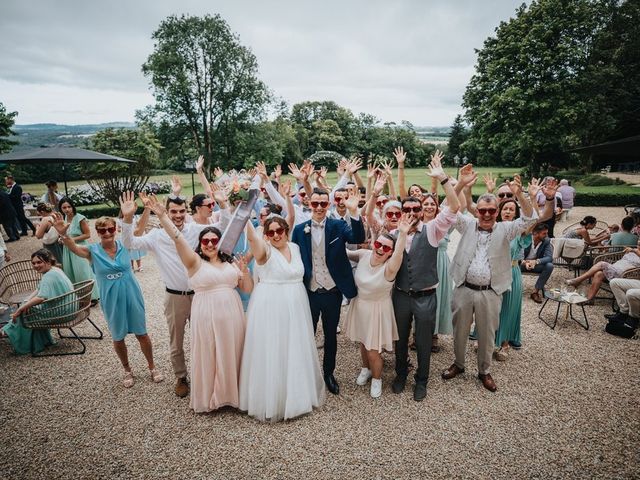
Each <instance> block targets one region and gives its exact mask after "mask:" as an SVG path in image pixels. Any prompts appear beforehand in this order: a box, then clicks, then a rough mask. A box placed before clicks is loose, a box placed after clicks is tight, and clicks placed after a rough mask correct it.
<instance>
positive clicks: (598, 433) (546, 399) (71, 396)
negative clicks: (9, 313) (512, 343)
mask: <svg viewBox="0 0 640 480" xmlns="http://www.w3.org/2000/svg"><path fill="white" fill-rule="evenodd" d="M586 214H592V215H595V216H596V217H597V218H598V219H604V220H607V221H609V222H616V223H619V221H620V219H621V216H622V209H621V208H588V209H587V208H575V209H574V210H573V211H572V213H571V223H572V222H574V221H577V220H580V219H581V218H582V216H583V215H586ZM9 245H10V246H9V249H10V252H11V254H12V255H13V257H14V259H16V260H17V259H24V258H28V255H29V254H30V253H31V252H32V251H34V250H35V249H36V248H38V247H39V242H38V241H37V240H35V239H32V238H31V237H29V238H28V239H23V240H21V241H20V242H18V243H17V244H16V243H12V244H9ZM144 268H145V269H144V271H143V272H141V273H139V274H137V275H138V278H139V280H140V283H141V285H142V288H143V290H144V294H145V300H146V304H147V325H148V328H149V332H150V334H151V335H152V338H153V342H154V348H155V356H156V359H157V364H158V366H159V368H161V369H162V371H163V372H164V373H165V374H166V375H167V376H168V377H171V376H172V375H171V366H170V362H169V352H168V333H167V328H166V326H165V322H164V318H163V315H162V297H163V287H162V284H161V280H160V278H159V275H158V270H157V268H156V264H155V261H154V260H153V257H152V256H147V257H145V259H144ZM563 275H566V273H565V272H562V271H556V272H554V275H553V277H552V280H551V282H552V284H553V283H555V284H556V285H558V284H559V283H560V280H561V279H562V277H563ZM533 283H534V278H533V277H525V293H524V300H523V304H524V305H523V308H524V311H523V319H522V333H523V343H524V347H523V349H522V350H520V351H516V352H513V351H512V353H510V355H509V358H508V361H507V362H505V363H498V362H494V366H493V372H492V373H493V376H494V378H495V380H496V383H497V385H498V391H497V392H496V393H490V392H488V391H487V390H485V389H484V388H483V387H482V385H481V384H480V382H479V381H478V380H477V379H476V373H477V370H476V359H475V354H474V352H473V348H471V347H470V348H469V352H468V358H467V373H466V374H464V375H462V376H461V377H458V378H456V379H454V380H451V381H449V382H447V383H445V382H444V381H442V380H441V379H440V376H439V373H440V371H441V370H443V369H445V368H446V367H448V366H449V365H450V364H451V362H452V360H453V344H452V339H451V337H442V340H441V345H442V351H441V352H440V353H438V354H435V355H433V357H432V364H431V379H430V382H429V385H428V387H429V388H428V394H427V398H426V400H425V401H423V402H422V403H416V402H414V401H413V398H412V385H408V388H407V390H406V391H405V393H403V394H401V395H394V394H393V393H392V392H391V389H390V385H391V381H392V380H393V358H392V356H387V357H386V363H385V370H384V376H383V381H384V387H383V396H382V398H380V399H378V400H373V399H371V398H370V397H369V392H368V387H357V386H356V385H355V377H356V375H357V373H358V371H359V354H358V349H357V348H356V346H355V345H354V344H353V343H351V342H350V341H349V340H348V339H347V338H346V337H345V336H344V335H341V336H340V337H339V347H338V366H337V370H336V377H337V379H338V381H339V383H340V386H341V394H340V395H339V396H332V395H328V397H329V398H328V400H327V403H326V404H325V405H324V406H323V407H322V408H321V409H320V410H319V411H316V412H314V413H313V414H310V415H307V416H305V417H302V418H299V419H296V420H293V421H289V422H284V423H278V424H262V423H259V422H257V421H255V420H253V419H251V418H249V417H247V416H245V415H242V414H240V413H238V412H236V411H233V410H224V411H221V412H217V413H212V414H206V415H195V414H193V413H192V412H191V411H190V410H189V404H188V400H187V399H179V398H177V397H176V396H175V395H174V394H173V383H172V381H171V380H169V381H165V382H164V383H161V384H153V383H152V382H151V380H150V379H149V377H148V375H147V371H146V367H145V362H144V358H143V356H142V354H141V352H140V350H139V348H138V347H137V342H136V341H135V339H134V338H133V337H130V338H129V340H128V345H129V347H130V357H131V364H132V365H133V368H134V372H135V373H136V374H137V376H136V384H135V386H134V387H133V388H131V389H125V388H123V387H122V386H121V367H120V366H119V364H118V360H117V358H116V355H115V353H114V352H113V350H112V346H111V342H110V341H109V339H108V338H106V339H104V340H102V341H87V353H86V354H85V355H80V356H71V357H54V358H31V357H28V356H16V355H15V354H13V353H12V349H11V347H10V345H9V344H8V342H7V341H6V340H3V341H0V361H1V362H2V364H3V367H2V373H0V397H1V398H2V402H1V403H0V438H1V439H2V440H1V442H2V447H3V448H2V449H1V451H0V477H1V478H38V479H41V478H65V479H70V478H107V477H109V478H140V477H149V478H222V477H224V478H247V477H259V478H273V477H275V478H299V477H307V478H416V477H418V476H423V477H429V478H467V477H478V478H508V477H511V478H514V477H533V478H549V477H600V478H623V477H638V476H640V468H639V464H640V457H639V456H638V450H637V447H638V445H639V444H640V413H639V410H638V402H637V399H638V396H639V394H640V383H639V381H638V371H639V367H640V342H638V341H636V340H624V339H620V338H616V337H613V336H610V335H608V334H606V333H604V331H603V327H604V325H605V321H604V319H603V317H602V314H603V313H607V312H608V311H610V304H609V303H608V302H604V301H600V302H599V303H597V304H596V305H595V306H589V307H586V308H587V312H588V317H589V321H590V323H591V329H590V330H589V331H585V330H583V329H582V328H580V327H579V326H578V325H577V324H575V323H574V322H572V321H571V320H568V321H561V322H560V323H559V325H558V327H557V328H556V329H555V330H551V329H550V328H549V327H547V326H546V325H544V324H543V323H542V322H541V321H540V320H539V319H538V318H537V312H538V309H539V306H538V305H536V304H535V303H533V301H531V300H530V299H529V293H530V292H531V289H532V287H533ZM92 318H93V319H94V320H95V321H97V323H98V324H99V326H100V327H101V328H102V329H103V330H104V331H105V332H106V331H107V329H106V324H105V321H104V318H103V317H102V314H101V312H100V310H99V309H94V310H93V315H92ZM107 335H108V333H107ZM187 349H188V345H187ZM414 362H415V359H414ZM409 383H411V382H409Z"/></svg>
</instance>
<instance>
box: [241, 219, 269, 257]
mask: <svg viewBox="0 0 640 480" xmlns="http://www.w3.org/2000/svg"><path fill="white" fill-rule="evenodd" d="M245 232H246V234H247V240H248V241H249V249H250V250H251V254H252V255H253V258H255V259H256V263H257V264H258V265H264V264H265V263H267V260H269V255H268V248H267V242H265V241H264V239H262V238H260V236H259V235H258V232H256V229H255V227H254V226H253V223H252V222H247V225H246V227H245Z"/></svg>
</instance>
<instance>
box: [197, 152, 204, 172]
mask: <svg viewBox="0 0 640 480" xmlns="http://www.w3.org/2000/svg"><path fill="white" fill-rule="evenodd" d="M203 167H204V155H200V156H199V157H198V161H197V162H196V172H198V173H200V172H202V169H203Z"/></svg>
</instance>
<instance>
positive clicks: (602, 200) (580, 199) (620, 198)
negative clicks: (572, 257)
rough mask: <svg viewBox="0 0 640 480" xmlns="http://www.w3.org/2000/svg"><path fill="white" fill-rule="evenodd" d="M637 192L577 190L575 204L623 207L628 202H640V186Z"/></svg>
mask: <svg viewBox="0 0 640 480" xmlns="http://www.w3.org/2000/svg"><path fill="white" fill-rule="evenodd" d="M638 194H639V195H629V194H627V193H591V192H589V193H586V192H585V193H581V192H578V193H576V200H575V205H576V206H577V207H623V206H625V205H628V204H630V203H640V188H639V189H638Z"/></svg>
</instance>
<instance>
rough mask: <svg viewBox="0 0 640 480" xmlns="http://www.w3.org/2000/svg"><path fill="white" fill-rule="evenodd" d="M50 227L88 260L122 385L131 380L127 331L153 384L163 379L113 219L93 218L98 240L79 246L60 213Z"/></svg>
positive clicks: (131, 272) (127, 383)
mask: <svg viewBox="0 0 640 480" xmlns="http://www.w3.org/2000/svg"><path fill="white" fill-rule="evenodd" d="M53 226H54V227H55V228H56V230H58V232H59V233H60V238H61V239H62V241H63V242H64V246H65V249H68V250H70V251H71V252H72V253H73V254H75V255H77V256H78V257H81V258H83V259H87V260H89V262H91V267H92V268H93V271H94V272H95V275H96V281H97V284H98V290H99V291H100V298H101V299H102V301H101V302H100V305H101V307H102V312H103V313H104V317H105V319H106V320H107V325H108V326H109V331H110V332H111V337H112V338H113V348H114V350H115V351H116V354H117V355H118V358H119V359H120V362H121V363H122V366H123V367H124V371H125V375H124V381H123V385H124V386H125V387H127V388H129V387H132V386H133V383H134V379H133V372H132V370H131V367H130V366H129V357H128V354H127V345H126V344H125V341H124V339H125V337H126V336H127V334H129V333H133V334H134V335H135V336H136V338H137V339H138V342H139V343H140V348H141V350H142V353H143V354H144V356H145V358H146V359H147V363H148V364H149V371H150V372H151V378H152V380H153V381H154V382H156V383H157V382H161V381H162V380H164V377H163V375H162V373H160V372H159V371H158V370H156V368H155V364H154V362H153V349H152V345H151V339H150V338H149V335H147V326H146V322H145V309H144V299H143V298H142V290H141V289H140V285H139V284H138V281H137V280H136V278H135V276H134V274H133V270H132V268H131V257H130V256H129V252H128V251H127V249H126V248H125V247H124V245H122V243H121V242H120V240H116V221H115V219H113V218H110V217H101V218H99V219H98V220H96V225H95V228H96V232H97V233H98V236H99V237H100V243H93V244H90V245H78V244H76V242H75V241H74V240H73V238H71V237H69V236H67V229H69V228H70V227H69V224H66V223H65V222H64V221H63V220H62V216H61V215H60V214H56V222H55V223H54V224H53Z"/></svg>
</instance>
